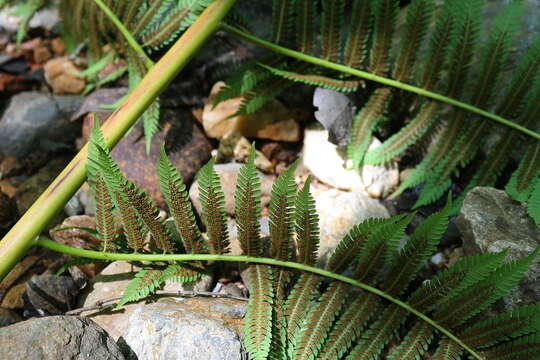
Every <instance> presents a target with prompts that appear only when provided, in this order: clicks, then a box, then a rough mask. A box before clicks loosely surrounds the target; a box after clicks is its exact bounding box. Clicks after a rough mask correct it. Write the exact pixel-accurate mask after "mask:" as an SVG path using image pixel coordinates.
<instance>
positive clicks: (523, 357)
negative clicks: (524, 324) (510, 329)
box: [484, 333, 540, 360]
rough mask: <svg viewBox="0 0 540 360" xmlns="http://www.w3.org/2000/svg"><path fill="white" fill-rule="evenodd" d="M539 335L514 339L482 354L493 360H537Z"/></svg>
mask: <svg viewBox="0 0 540 360" xmlns="http://www.w3.org/2000/svg"><path fill="white" fill-rule="evenodd" d="M538 354H540V333H536V334H533V335H529V336H525V337H523V338H519V339H516V340H514V341H511V342H509V343H507V344H504V345H501V346H498V347H495V348H493V349H490V350H488V351H486V352H484V356H485V357H486V358H488V359H490V360H491V359H493V360H538V359H539V358H540V357H539V356H538Z"/></svg>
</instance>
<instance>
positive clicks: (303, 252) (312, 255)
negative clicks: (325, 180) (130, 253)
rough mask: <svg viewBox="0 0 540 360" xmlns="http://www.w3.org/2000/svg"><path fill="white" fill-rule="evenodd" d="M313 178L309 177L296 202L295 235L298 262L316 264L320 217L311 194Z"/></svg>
mask: <svg viewBox="0 0 540 360" xmlns="http://www.w3.org/2000/svg"><path fill="white" fill-rule="evenodd" d="M310 182H311V177H308V178H307V180H306V182H305V183H304V187H303V188H302V190H300V191H299V192H298V195H297V196H296V201H295V214H294V217H295V230H296V231H295V233H296V246H297V248H298V257H297V261H298V262H299V263H302V264H306V265H312V266H313V264H315V260H316V259H317V249H318V248H319V216H318V215H317V211H316V210H315V199H314V198H313V196H312V195H311V194H310V193H309V185H310Z"/></svg>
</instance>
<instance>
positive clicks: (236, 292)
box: [219, 283, 246, 297]
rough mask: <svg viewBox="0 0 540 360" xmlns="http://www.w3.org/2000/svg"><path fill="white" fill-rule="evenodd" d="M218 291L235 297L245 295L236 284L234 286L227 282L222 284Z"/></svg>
mask: <svg viewBox="0 0 540 360" xmlns="http://www.w3.org/2000/svg"><path fill="white" fill-rule="evenodd" d="M219 293H220V294H226V295H229V296H235V297H245V296H246V294H244V292H243V291H242V289H241V288H239V287H238V286H236V285H235V284H233V283H228V284H225V285H223V286H222V287H221V289H219Z"/></svg>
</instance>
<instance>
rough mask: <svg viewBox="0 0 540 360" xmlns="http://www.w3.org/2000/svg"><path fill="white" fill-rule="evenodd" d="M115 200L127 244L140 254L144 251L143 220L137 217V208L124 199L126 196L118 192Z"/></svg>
mask: <svg viewBox="0 0 540 360" xmlns="http://www.w3.org/2000/svg"><path fill="white" fill-rule="evenodd" d="M115 199H116V203H117V204H118V210H119V211H120V215H121V217H122V224H123V225H124V235H125V237H126V240H127V244H128V246H129V247H130V248H131V249H133V251H134V252H139V250H142V248H143V247H144V235H143V231H142V223H141V221H142V220H141V218H140V216H138V215H137V211H136V210H135V208H133V206H131V204H130V203H129V202H128V201H127V200H126V199H124V196H122V195H121V194H120V193H118V192H117V193H115Z"/></svg>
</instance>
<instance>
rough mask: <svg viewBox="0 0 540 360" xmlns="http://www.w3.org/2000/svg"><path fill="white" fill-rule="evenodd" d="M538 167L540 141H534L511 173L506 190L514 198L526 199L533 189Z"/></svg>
mask: <svg viewBox="0 0 540 360" xmlns="http://www.w3.org/2000/svg"><path fill="white" fill-rule="evenodd" d="M539 169H540V143H539V142H536V143H535V144H532V145H531V146H529V148H528V149H527V151H526V153H525V156H524V157H523V158H522V160H521V162H520V164H519V167H518V168H517V170H516V171H514V173H513V174H512V177H511V178H510V181H509V182H508V184H507V185H506V192H507V193H508V195H510V196H511V197H512V198H513V199H514V200H517V201H521V202H524V201H527V199H528V198H529V196H530V194H531V193H532V191H533V184H534V181H533V180H534V179H535V178H536V177H537V176H538V172H539Z"/></svg>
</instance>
